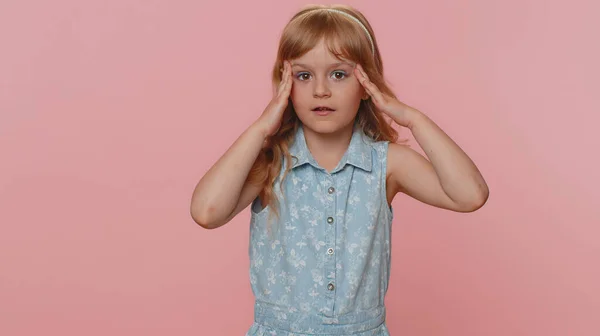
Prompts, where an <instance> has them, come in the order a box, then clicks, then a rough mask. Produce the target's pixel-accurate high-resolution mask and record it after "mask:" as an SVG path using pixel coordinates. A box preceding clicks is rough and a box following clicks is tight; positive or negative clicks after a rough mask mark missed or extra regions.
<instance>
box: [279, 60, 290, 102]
mask: <svg viewBox="0 0 600 336" xmlns="http://www.w3.org/2000/svg"><path fill="white" fill-rule="evenodd" d="M285 69H286V70H285V71H284V73H283V76H282V78H281V83H280V84H281V87H280V90H279V92H278V96H283V95H285V96H287V95H289V91H290V88H291V74H290V72H291V71H290V68H289V64H287V65H285Z"/></svg>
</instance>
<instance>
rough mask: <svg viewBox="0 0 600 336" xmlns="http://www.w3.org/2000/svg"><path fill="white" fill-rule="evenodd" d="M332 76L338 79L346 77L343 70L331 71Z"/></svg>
mask: <svg viewBox="0 0 600 336" xmlns="http://www.w3.org/2000/svg"><path fill="white" fill-rule="evenodd" d="M333 77H334V78H335V79H338V80H340V79H344V78H346V73H345V72H343V71H334V72H333Z"/></svg>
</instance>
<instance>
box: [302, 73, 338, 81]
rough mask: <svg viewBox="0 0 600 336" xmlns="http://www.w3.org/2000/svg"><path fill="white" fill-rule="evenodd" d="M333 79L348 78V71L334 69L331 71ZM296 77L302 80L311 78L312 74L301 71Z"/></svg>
mask: <svg viewBox="0 0 600 336" xmlns="http://www.w3.org/2000/svg"><path fill="white" fill-rule="evenodd" d="M331 76H332V78H333V79H336V80H342V79H344V78H346V76H347V75H346V73H345V72H344V71H334V72H332V73H331ZM296 78H298V80H301V81H305V80H308V79H310V74H309V73H308V72H299V73H297V74H296Z"/></svg>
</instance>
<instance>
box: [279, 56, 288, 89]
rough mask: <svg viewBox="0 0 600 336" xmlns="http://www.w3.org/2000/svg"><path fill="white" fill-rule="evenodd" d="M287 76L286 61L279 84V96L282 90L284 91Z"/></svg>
mask: <svg viewBox="0 0 600 336" xmlns="http://www.w3.org/2000/svg"><path fill="white" fill-rule="evenodd" d="M287 77H288V68H287V66H286V63H285V62H284V63H283V69H282V74H281V80H280V81H279V86H278V87H277V96H279V95H280V94H281V92H282V91H283V88H284V87H285V83H286V81H287Z"/></svg>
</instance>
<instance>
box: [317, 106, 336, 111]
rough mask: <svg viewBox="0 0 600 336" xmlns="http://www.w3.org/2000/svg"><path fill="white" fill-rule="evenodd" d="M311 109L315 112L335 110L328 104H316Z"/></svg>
mask: <svg viewBox="0 0 600 336" xmlns="http://www.w3.org/2000/svg"><path fill="white" fill-rule="evenodd" d="M313 111H315V112H333V111H335V110H334V109H332V108H331V107H328V106H317V107H315V108H314V109H313Z"/></svg>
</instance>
